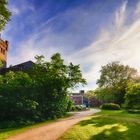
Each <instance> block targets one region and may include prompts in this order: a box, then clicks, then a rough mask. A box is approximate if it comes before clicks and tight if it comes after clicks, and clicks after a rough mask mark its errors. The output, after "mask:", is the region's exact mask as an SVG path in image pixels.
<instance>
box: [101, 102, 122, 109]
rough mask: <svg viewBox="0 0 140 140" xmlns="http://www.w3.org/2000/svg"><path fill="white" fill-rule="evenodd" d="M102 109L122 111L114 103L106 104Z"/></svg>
mask: <svg viewBox="0 0 140 140" xmlns="http://www.w3.org/2000/svg"><path fill="white" fill-rule="evenodd" d="M101 109H104V110H120V106H119V105H118V104H114V103H105V104H103V105H102V106H101Z"/></svg>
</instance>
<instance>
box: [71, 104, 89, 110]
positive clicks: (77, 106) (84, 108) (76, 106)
mask: <svg viewBox="0 0 140 140" xmlns="http://www.w3.org/2000/svg"><path fill="white" fill-rule="evenodd" d="M86 109H87V108H86V106H83V105H74V106H72V109H71V111H84V110H86Z"/></svg>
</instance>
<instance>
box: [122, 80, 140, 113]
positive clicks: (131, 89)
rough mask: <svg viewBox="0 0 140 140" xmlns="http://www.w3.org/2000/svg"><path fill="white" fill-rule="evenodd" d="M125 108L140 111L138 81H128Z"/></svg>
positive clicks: (139, 84) (139, 87)
mask: <svg viewBox="0 0 140 140" xmlns="http://www.w3.org/2000/svg"><path fill="white" fill-rule="evenodd" d="M125 108H126V109H127V110H133V111H135V110H136V111H137V110H139V111H140V83H137V84H136V83H132V82H131V83H128V87H127V88H126V95H125Z"/></svg>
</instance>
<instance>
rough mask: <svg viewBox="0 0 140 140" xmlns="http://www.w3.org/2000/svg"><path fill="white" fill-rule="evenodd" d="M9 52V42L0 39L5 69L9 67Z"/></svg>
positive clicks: (0, 58) (1, 57) (0, 50)
mask: <svg viewBox="0 0 140 140" xmlns="http://www.w3.org/2000/svg"><path fill="white" fill-rule="evenodd" d="M7 52H8V41H7V40H5V41H4V40H2V39H1V37H0V60H1V61H2V63H3V67H4V68H6V65H7Z"/></svg>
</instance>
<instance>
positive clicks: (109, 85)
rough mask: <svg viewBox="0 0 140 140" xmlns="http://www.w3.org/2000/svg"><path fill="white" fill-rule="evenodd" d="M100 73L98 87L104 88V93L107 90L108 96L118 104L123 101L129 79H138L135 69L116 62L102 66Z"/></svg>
mask: <svg viewBox="0 0 140 140" xmlns="http://www.w3.org/2000/svg"><path fill="white" fill-rule="evenodd" d="M100 73H101V76H100V79H98V80H97V84H98V86H99V88H102V90H104V94H105V93H106V92H108V96H109V95H110V98H112V99H111V100H113V102H115V103H119V104H121V103H123V102H124V95H125V93H126V91H125V88H126V87H127V83H128V82H129V81H136V80H137V81H138V74H137V70H136V69H134V68H131V67H129V66H128V65H126V66H125V65H122V64H120V63H118V62H112V63H109V64H107V65H105V66H102V68H101V70H100ZM109 93H110V94H109Z"/></svg>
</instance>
